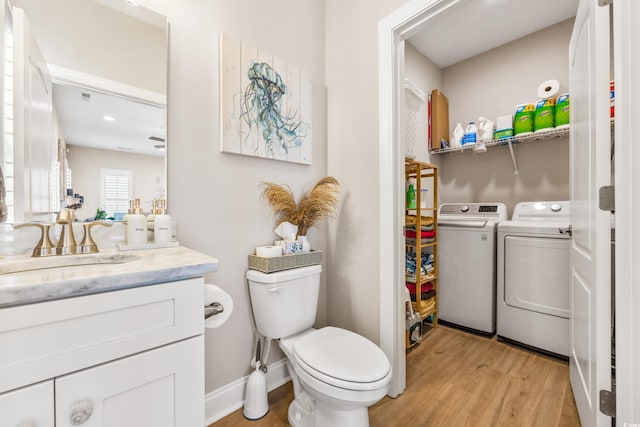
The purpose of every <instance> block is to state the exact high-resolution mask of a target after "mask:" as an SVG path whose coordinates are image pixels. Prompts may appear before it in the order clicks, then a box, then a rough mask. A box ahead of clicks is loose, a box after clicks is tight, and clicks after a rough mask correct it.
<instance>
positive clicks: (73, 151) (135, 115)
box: [1, 0, 167, 222]
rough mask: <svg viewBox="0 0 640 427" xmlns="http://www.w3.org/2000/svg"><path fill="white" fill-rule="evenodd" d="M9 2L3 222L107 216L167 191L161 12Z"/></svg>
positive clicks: (107, 2)
mask: <svg viewBox="0 0 640 427" xmlns="http://www.w3.org/2000/svg"><path fill="white" fill-rule="evenodd" d="M8 1H10V3H11V5H9V6H8V7H7V8H5V11H6V13H7V17H6V19H5V30H6V31H5V36H4V38H5V49H4V51H5V61H4V62H2V64H3V65H4V68H5V70H4V74H5V76H6V77H8V76H13V79H12V82H11V83H12V84H11V87H10V88H9V85H7V88H8V89H11V91H12V93H11V92H9V93H8V91H7V90H5V91H4V93H5V99H4V105H3V107H4V112H3V117H4V119H5V120H4V124H5V126H4V130H3V133H4V135H3V141H2V151H1V153H2V154H1V156H2V157H1V160H2V163H1V165H2V169H3V171H4V172H5V183H6V184H7V197H6V202H7V205H8V213H9V219H8V221H9V222H23V221H34V220H41V221H51V220H52V219H53V218H54V217H55V213H56V212H57V211H59V210H60V208H61V207H64V206H72V207H74V208H76V217H77V218H79V219H80V220H85V219H92V218H94V217H95V216H96V213H100V214H102V213H103V211H106V212H104V214H106V216H107V217H113V216H114V214H118V213H122V212H126V208H127V205H128V200H129V199H132V198H140V199H142V201H143V202H150V201H151V199H153V198H155V197H159V196H162V197H165V196H166V195H165V194H164V191H165V188H166V185H165V180H166V173H165V164H166V161H165V158H164V153H165V152H164V151H161V149H162V148H164V147H163V146H166V108H165V106H166V81H167V75H166V70H167V31H166V28H167V23H166V19H165V18H164V17H162V16H160V15H158V14H156V13H155V12H152V11H150V10H148V9H145V8H143V7H140V6H137V7H136V6H134V5H132V4H131V2H128V1H127V0H56V1H50V0H8ZM5 81H7V78H5ZM7 95H9V96H7ZM105 117H111V119H113V120H110V121H108V120H109V119H108V118H105ZM143 207H144V208H146V209H147V210H148V208H149V207H150V204H148V205H146V206H143ZM116 217H117V215H116Z"/></svg>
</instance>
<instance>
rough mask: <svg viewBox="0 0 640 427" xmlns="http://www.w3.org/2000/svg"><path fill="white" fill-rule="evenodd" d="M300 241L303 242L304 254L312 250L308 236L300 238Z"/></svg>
mask: <svg viewBox="0 0 640 427" xmlns="http://www.w3.org/2000/svg"><path fill="white" fill-rule="evenodd" d="M298 240H302V252H309V251H310V250H311V243H309V240H308V239H307V236H298Z"/></svg>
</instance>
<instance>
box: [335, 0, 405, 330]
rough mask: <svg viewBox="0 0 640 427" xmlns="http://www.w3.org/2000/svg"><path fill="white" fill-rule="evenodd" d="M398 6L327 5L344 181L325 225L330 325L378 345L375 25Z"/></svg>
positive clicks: (358, 0) (338, 160)
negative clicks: (334, 212)
mask: <svg viewBox="0 0 640 427" xmlns="http://www.w3.org/2000/svg"><path fill="white" fill-rule="evenodd" d="M404 3H405V1H404V0H393V1H391V0H386V1H383V0H377V1H368V0H350V1H347V2H345V1H341V0H326V61H327V64H326V70H327V87H328V104H327V114H328V128H327V135H328V141H329V143H328V167H329V174H331V175H334V176H336V177H337V178H338V179H339V180H340V182H341V183H342V204H341V206H340V211H339V215H338V220H337V221H336V222H335V223H333V224H332V226H331V234H330V257H329V261H328V263H329V266H330V267H329V274H328V280H329V285H328V298H327V304H328V307H329V311H328V320H329V323H330V324H332V325H336V326H340V327H345V328H347V329H351V330H353V331H356V332H358V333H361V334H363V335H364V336H366V337H367V338H369V339H371V340H373V341H374V342H378V341H379V335H380V331H379V327H380V318H379V315H380V296H379V293H380V290H379V289H378V283H379V274H378V272H379V264H380V262H390V260H381V259H380V254H379V225H380V224H379V223H380V218H379V201H380V197H379V182H378V167H379V157H380V156H379V148H378V147H379V141H378V134H379V132H378V126H379V122H378V22H379V21H380V20H381V19H382V18H384V17H385V16H387V15H388V14H390V13H391V12H393V11H394V10H396V9H397V8H399V7H400V6H402V5H403V4H404Z"/></svg>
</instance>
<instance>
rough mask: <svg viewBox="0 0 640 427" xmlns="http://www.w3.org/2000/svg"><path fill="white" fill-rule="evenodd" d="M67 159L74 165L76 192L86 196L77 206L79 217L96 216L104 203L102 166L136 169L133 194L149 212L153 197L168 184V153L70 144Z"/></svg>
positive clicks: (72, 172) (74, 190)
mask: <svg viewBox="0 0 640 427" xmlns="http://www.w3.org/2000/svg"><path fill="white" fill-rule="evenodd" d="M67 161H68V166H69V168H70V169H71V176H72V181H73V182H72V184H73V192H74V193H78V194H80V195H82V196H84V205H83V206H82V208H80V209H76V217H77V218H78V219H79V220H84V219H87V218H93V217H94V216H95V214H96V209H97V208H101V209H104V206H101V205H100V168H109V169H125V170H131V171H133V198H139V199H140V200H141V201H142V208H143V209H144V211H145V212H149V211H150V210H151V204H150V202H151V200H152V199H153V198H155V196H157V192H158V190H159V189H161V188H162V187H163V185H164V157H163V156H145V155H142V154H131V153H123V152H121V151H111V150H99V149H96V148H88V147H81V146H78V145H67Z"/></svg>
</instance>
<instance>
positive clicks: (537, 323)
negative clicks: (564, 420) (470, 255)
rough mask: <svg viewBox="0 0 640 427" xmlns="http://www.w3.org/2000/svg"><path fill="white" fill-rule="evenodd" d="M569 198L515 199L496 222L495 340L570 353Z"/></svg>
mask: <svg viewBox="0 0 640 427" xmlns="http://www.w3.org/2000/svg"><path fill="white" fill-rule="evenodd" d="M569 246H570V227H569V202H568V201H560V202H522V203H518V204H517V205H516V207H515V209H514V211H513V216H512V218H511V220H510V221H504V222H501V223H500V224H499V225H498V330H497V335H498V337H499V338H500V339H503V340H508V341H514V342H516V343H518V344H522V345H525V346H527V347H532V348H534V349H537V350H542V351H544V352H549V353H553V354H555V355H560V356H563V357H568V356H569V346H570V344H569V315H570V300H569V281H570V276H569Z"/></svg>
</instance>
